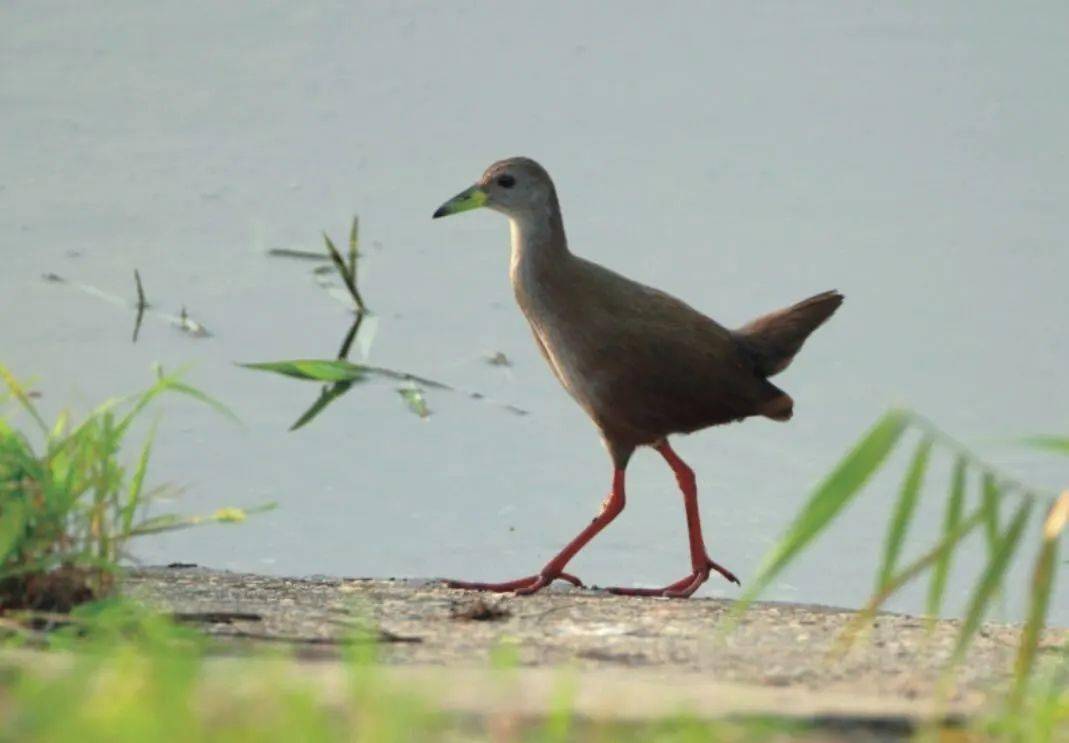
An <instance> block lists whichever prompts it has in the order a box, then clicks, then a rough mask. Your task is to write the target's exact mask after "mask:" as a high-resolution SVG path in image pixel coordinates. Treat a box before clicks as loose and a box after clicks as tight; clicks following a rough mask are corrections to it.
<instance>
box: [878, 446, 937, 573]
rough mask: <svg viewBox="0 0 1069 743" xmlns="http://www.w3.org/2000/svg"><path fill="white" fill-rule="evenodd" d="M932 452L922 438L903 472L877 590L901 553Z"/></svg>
mask: <svg viewBox="0 0 1069 743" xmlns="http://www.w3.org/2000/svg"><path fill="white" fill-rule="evenodd" d="M931 452H932V438H931V436H925V437H924V438H923V439H922V440H921V442H920V443H919V444H917V451H916V452H915V453H914V454H913V461H912V462H911V463H910V465H909V470H908V471H907V472H906V478H905V480H903V481H902V490H901V491H900V492H899V495H898V502H897V503H896V504H895V510H894V516H893V517H892V519H891V525H890V527H889V528H888V530H887V538H886V542H885V544H884V550H883V565H881V567H880V572H879V578H878V580H877V582H876V588H877V590H879V589H880V587H882V586H884V585H886V584H887V582H888V581H889V580H890V578H891V574H892V573H893V572H894V569H895V563H896V562H897V561H898V555H899V554H900V553H901V552H902V544H903V543H904V542H905V539H906V532H907V531H908V530H909V523H910V520H911V519H912V518H913V513H914V511H915V510H916V506H917V496H918V494H919V493H920V489H921V485H922V483H923V482H924V473H925V471H926V470H927V468H928V458H929V456H930V455H931Z"/></svg>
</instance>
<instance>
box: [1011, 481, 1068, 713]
mask: <svg viewBox="0 0 1069 743" xmlns="http://www.w3.org/2000/svg"><path fill="white" fill-rule="evenodd" d="M1067 521H1069V490H1066V491H1065V492H1063V493H1062V494H1061V495H1060V496H1059V497H1058V499H1057V500H1056V501H1055V502H1054V505H1052V506H1051V507H1050V510H1049V511H1048V512H1047V518H1046V519H1045V520H1044V522H1043V544H1042V545H1041V546H1040V549H1039V555H1037V557H1036V563H1035V567H1034V568H1033V569H1032V586H1031V590H1030V591H1029V593H1028V614H1027V615H1026V620H1025V624H1024V628H1023V629H1022V630H1021V642H1020V645H1018V647H1017V658H1016V661H1015V662H1014V689H1013V694H1012V695H1011V703H1012V704H1013V705H1015V706H1018V705H1020V702H1021V700H1022V698H1023V696H1024V691H1025V688H1026V686H1027V683H1028V679H1029V678H1030V677H1031V674H1032V667H1033V666H1034V665H1035V659H1036V650H1037V649H1038V648H1039V635H1040V633H1041V632H1042V631H1043V627H1044V626H1045V625H1046V622H1047V607H1048V606H1049V604H1050V593H1051V587H1052V586H1053V585H1054V574H1055V572H1056V571H1057V567H1058V546H1059V542H1060V541H1061V535H1062V532H1064V531H1065V525H1066V522H1067Z"/></svg>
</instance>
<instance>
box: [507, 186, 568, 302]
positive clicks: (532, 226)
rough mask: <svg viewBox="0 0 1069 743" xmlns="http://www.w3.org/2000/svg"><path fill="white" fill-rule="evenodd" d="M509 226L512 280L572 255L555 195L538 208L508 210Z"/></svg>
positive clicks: (532, 276) (535, 273) (534, 274)
mask: <svg viewBox="0 0 1069 743" xmlns="http://www.w3.org/2000/svg"><path fill="white" fill-rule="evenodd" d="M509 228H510V230H511V232H512V257H511V260H510V264H509V275H510V276H511V278H512V283H513V284H516V283H517V282H520V283H524V282H525V281H527V280H534V279H535V277H537V276H539V275H544V274H545V273H546V272H552V271H553V270H554V269H555V268H560V267H562V264H564V263H566V262H567V260H568V258H569V257H570V256H571V253H569V252H568V240H567V238H565V236H564V222H563V221H562V220H561V215H560V207H559V206H558V205H557V203H556V199H554V200H553V202H552V203H551V204H547V205H544V206H543V208H540V209H531V210H525V211H522V212H517V213H515V214H510V215H509Z"/></svg>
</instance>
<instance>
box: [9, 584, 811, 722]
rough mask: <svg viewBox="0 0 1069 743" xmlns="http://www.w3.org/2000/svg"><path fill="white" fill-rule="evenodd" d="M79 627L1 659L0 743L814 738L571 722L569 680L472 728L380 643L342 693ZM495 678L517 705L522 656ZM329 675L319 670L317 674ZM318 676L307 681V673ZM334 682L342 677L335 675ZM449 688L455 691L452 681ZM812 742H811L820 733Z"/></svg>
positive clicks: (154, 636) (352, 655) (509, 659)
mask: <svg viewBox="0 0 1069 743" xmlns="http://www.w3.org/2000/svg"><path fill="white" fill-rule="evenodd" d="M71 620H72V621H71V623H70V624H68V625H66V626H64V627H62V628H60V629H58V630H56V631H53V632H51V633H48V634H47V635H42V636H41V637H42V638H43V639H44V642H45V643H46V644H47V647H48V649H49V650H51V651H53V652H48V653H42V652H33V653H32V654H28V653H29V651H25V650H21V649H19V648H18V647H17V645H18V644H19V643H18V640H17V638H9V639H8V641H7V645H6V646H5V648H4V651H3V652H0V720H2V721H3V722H2V727H0V740H2V741H80V742H83V743H84V742H86V741H192V740H205V741H245V740H257V741H335V740H347V741H368V742H374V743H389V742H391V741H439V740H441V741H454V740H457V741H460V740H492V741H546V742H549V741H571V740H595V741H597V740H602V741H681V742H682V741H709V740H766V739H774V738H780V739H782V736H784V735H787V734H792V735H794V734H797V735H801V736H803V737H808V732H807V731H806V729H805V728H802V727H799V726H798V725H796V724H793V723H788V722H780V721H769V720H746V721H735V722H709V721H700V720H697V719H695V718H692V717H689V716H687V715H685V714H680V715H678V716H675V717H670V718H666V719H663V720H658V721H654V722H651V723H642V724H636V723H614V722H605V721H590V720H582V719H577V718H576V717H575V715H574V714H573V712H572V700H573V695H574V691H575V689H574V685H573V684H572V682H571V676H570V675H569V674H568V673H567V672H566V671H564V670H562V671H561V675H560V683H559V685H558V688H557V690H556V692H555V693H554V695H553V701H552V703H551V704H550V706H549V708H548V709H546V710H545V713H544V714H543V715H541V716H539V717H537V718H531V717H529V716H524V715H521V714H520V713H519V712H518V711H515V710H510V708H509V705H508V704H507V701H506V703H504V704H502V705H501V707H500V711H497V712H494V713H493V714H490V715H488V716H486V717H481V718H474V717H472V716H470V715H459V714H455V713H449V712H445V711H442V710H440V709H438V708H437V707H436V705H435V700H434V699H433V698H432V697H430V696H426V695H421V693H419V692H415V691H413V690H411V689H404V688H399V686H398V685H397V684H396V683H393V682H391V681H390V679H389V678H388V676H387V674H385V673H384V669H383V667H382V666H380V665H379V664H378V660H377V658H378V648H377V646H376V643H375V639H374V638H376V637H377V633H376V632H374V631H372V629H371V628H370V627H369V628H366V629H359V630H357V631H356V633H355V635H354V637H353V642H352V643H351V644H349V645H348V646H347V653H346V657H345V659H344V661H343V664H342V667H343V669H344V673H343V674H342V676H341V677H340V678H341V679H342V681H341V683H336V684H329V683H324V678H325V676H321V675H320V674H318V673H317V672H316V667H317V666H316V664H309V663H307V662H305V663H301V662H300V661H297V660H295V659H293V658H292V657H290V656H289V655H288V654H286V653H284V652H274V653H270V652H266V651H263V652H260V653H258V654H256V655H254V656H252V657H243V658H238V659H229V661H231V662H227V663H225V664H222V665H219V664H217V665H216V667H214V668H213V667H212V661H211V660H209V657H208V656H209V655H210V654H211V652H212V649H213V648H212V644H211V643H212V641H211V640H210V639H209V638H207V637H205V636H203V635H200V634H198V633H197V632H195V631H193V630H191V629H188V628H186V627H183V626H179V625H177V624H174V623H173V622H171V621H170V620H168V619H167V618H165V617H163V616H161V615H159V614H154V613H152V612H150V611H148V610H146V609H143V608H141V607H139V606H138V605H137V604H134V603H132V602H129V601H124V600H115V599H112V600H106V601H103V602H96V603H93V604H88V605H84V606H82V607H80V608H78V609H76V610H74V612H73V613H72V615H71ZM493 664H494V669H493V670H492V673H494V674H495V678H497V679H498V681H499V686H500V690H501V697H502V699H503V700H507V699H508V696H509V686H510V679H511V678H513V674H514V673H515V672H517V671H518V670H519V669H517V668H516V667H515V666H516V654H515V652H513V651H512V650H511V649H510V648H509V646H507V645H505V646H502V647H501V649H500V652H499V653H497V654H496V657H495V660H494V662H493ZM320 667H321V666H320ZM309 669H311V671H309ZM331 678H334V679H337V678H338V676H336V675H334V676H331ZM442 681H443V683H444V684H448V683H449V676H448V670H447V669H443V671H442ZM815 734H816V733H814V735H815Z"/></svg>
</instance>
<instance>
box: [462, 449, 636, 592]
mask: <svg viewBox="0 0 1069 743" xmlns="http://www.w3.org/2000/svg"><path fill="white" fill-rule="evenodd" d="M623 510H624V471H623V470H622V469H618V470H616V471H615V472H614V473H613V478H612V490H611V491H610V492H609V496H608V497H607V498H606V499H605V501H604V502H603V503H602V504H601V513H599V514H598V515H597V516H596V517H595V518H594V520H593V521H591V522H590V524H588V525H587V527H586V528H585V529H583V531H581V532H579V536H577V537H576V538H575V539H573V540H572V541H571V542H569V543H568V545H567V546H566V547H565V548H564V549H562V550H561V551H560V552H559V553H558V554H557V556H556V557H554V558H553V559H552V560H550V561H549V562H548V563H546V566H545V567H544V568H542V571H541V572H540V573H538V575H529V576H527V577H526V578H520V579H519V580H511V581H507V582H505V583H469V582H466V581H455V580H453V581H447V582H446V585H448V586H449V587H450V588H467V589H469V590H473V591H496V592H499V593H501V592H506V591H515V592H516V593H517V594H519V595H521V596H523V595H527V594H530V593H534V592H535V591H539V590H541V589H543V588H545V587H546V586H548V585H549V584H550V583H552V582H553V581H555V580H557V579H558V578H559V579H561V580H566V581H568V582H569V583H571V584H572V585H575V586H580V587H582V585H583V583H582V581H580V580H579V579H578V578H576V577H575V576H573V575H569V574H568V573H565V572H564V568H565V566H566V565H567V564H568V562H569V561H570V560H571V559H572V558H573V557H575V555H576V553H577V552H579V550H581V549H582V548H583V547H585V546H586V544H587V542H589V541H590V540H591V539H593V538H594V537H595V536H596V535H597V533H598V532H600V531H601V530H602V529H604V528H605V527H606V526H608V525H609V523H610V522H611V521H612V520H613V519H614V518H616V517H617V516H619V515H620V512H621V511H623Z"/></svg>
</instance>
